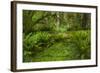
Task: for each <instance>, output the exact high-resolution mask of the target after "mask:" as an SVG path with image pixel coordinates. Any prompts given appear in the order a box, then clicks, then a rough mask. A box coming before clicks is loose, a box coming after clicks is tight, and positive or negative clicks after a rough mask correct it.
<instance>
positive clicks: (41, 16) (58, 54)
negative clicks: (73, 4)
mask: <svg viewBox="0 0 100 73" xmlns="http://www.w3.org/2000/svg"><path fill="white" fill-rule="evenodd" d="M90 30H91V14H90V13H74V12H54V11H52V12H51V11H36V10H35V11H32V10H23V62H41V61H62V60H63V61H64V60H81V59H90V56H91V52H90V51H91V49H90V45H91V41H90V39H91V38H90V36H91V31H90Z"/></svg>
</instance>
